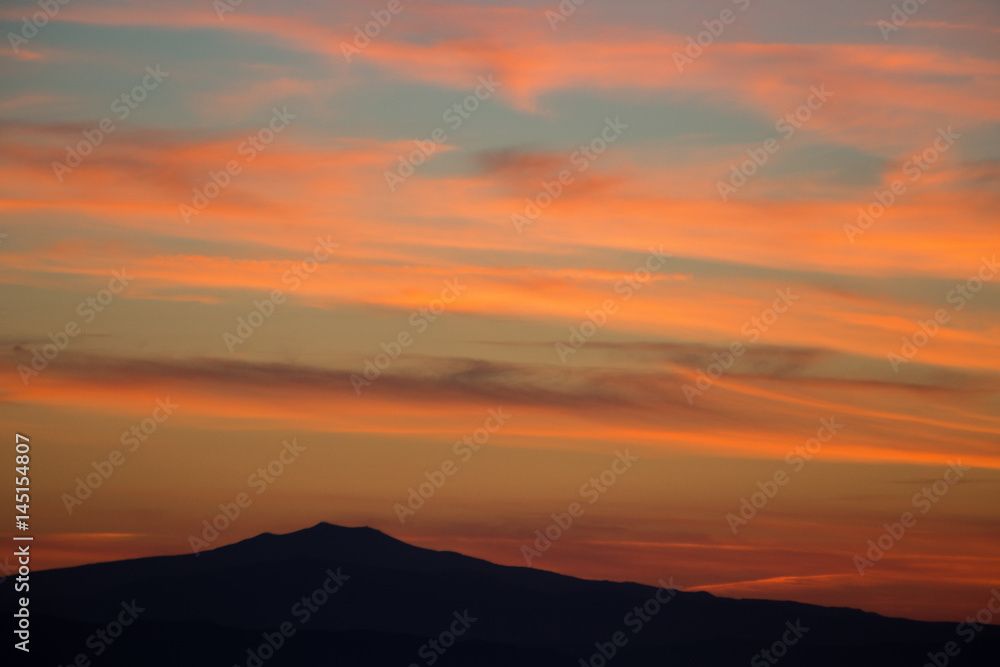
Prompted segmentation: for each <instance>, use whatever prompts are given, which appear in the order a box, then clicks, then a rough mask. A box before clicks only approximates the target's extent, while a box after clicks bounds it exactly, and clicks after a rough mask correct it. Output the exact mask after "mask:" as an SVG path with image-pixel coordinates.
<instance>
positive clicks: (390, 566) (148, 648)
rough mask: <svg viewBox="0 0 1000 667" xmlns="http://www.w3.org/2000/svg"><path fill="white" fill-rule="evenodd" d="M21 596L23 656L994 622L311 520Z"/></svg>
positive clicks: (885, 635)
mask: <svg viewBox="0 0 1000 667" xmlns="http://www.w3.org/2000/svg"><path fill="white" fill-rule="evenodd" d="M12 582H13V579H12V578H9V579H8V580H7V581H6V582H4V584H3V585H4V586H10V585H12ZM10 594H11V597H13V592H12V591H10ZM31 595H32V597H31V614H32V617H31V618H32V628H33V634H32V654H31V655H32V661H31V663H30V664H39V665H41V664H46V665H60V666H62V665H66V666H68V665H71V664H76V665H80V666H81V667H87V664H86V663H87V661H89V663H90V664H92V665H94V666H95V667H104V666H112V665H130V666H137V665H142V666H143V667H157V666H159V665H172V666H174V665H189V666H198V665H218V666H220V667H229V666H231V665H238V666H240V667H265V666H266V667H275V666H279V665H294V666H296V667H311V666H313V665H316V666H318V665H344V666H353V665H359V666H360V665H365V666H367V667H380V666H382V665H386V666H393V667H413V666H416V667H425V666H426V667H431V666H432V665H438V666H440V667H458V666H476V667H492V666H500V665H504V666H506V665H518V666H519V667H533V666H535V665H537V666H543V665H544V666H546V667H561V666H565V667H581V665H590V666H591V667H604V666H605V665H609V666H613V667H618V666H621V667H628V666H633V665H634V666H645V665H657V666H660V667H662V666H664V665H698V666H706V667H711V666H714V665H747V664H750V665H752V666H754V667H756V666H764V665H772V664H779V663H780V664H781V665H782V666H785V665H787V666H789V667H791V666H794V665H810V666H824V665H837V666H838V667H840V666H841V665H873V666H874V665H878V666H879V667H884V666H886V665H912V666H914V667H920V666H921V665H924V664H925V663H929V664H934V663H933V662H932V658H931V657H929V656H928V654H929V653H930V654H940V657H937V659H938V661H939V662H941V660H942V659H944V660H947V663H946V664H948V665H958V666H959V667H962V666H969V667H971V666H973V665H991V667H992V666H995V665H996V664H998V662H997V657H998V656H1000V627H996V626H987V627H985V628H984V629H983V630H982V631H980V632H977V633H974V634H973V637H972V640H971V641H969V642H966V641H965V639H966V638H967V637H968V635H967V634H966V635H964V636H963V635H960V634H957V633H956V625H955V624H954V623H925V622H917V621H909V620H904V619H893V618H886V617H883V616H880V615H877V614H872V613H867V612H862V611H858V610H854V609H844V608H826V607H819V606H814V605H806V604H800V603H795V602H773V601H767V600H731V599H726V598H719V597H715V596H712V595H710V594H708V593H688V592H683V591H680V592H678V591H673V590H667V589H657V588H655V587H650V586H644V585H640V584H635V583H616V582H608V581H588V580H582V579H576V578H573V577H567V576H563V575H558V574H554V573H551V572H545V571H542V570H535V569H530V568H522V567H505V566H500V565H495V564H493V563H489V562H487V561H483V560H479V559H475V558H470V557H467V556H463V555H461V554H457V553H453V552H440V551H432V550H428V549H421V548H418V547H414V546H411V545H408V544H405V543H403V542H400V541H398V540H395V539H393V538H391V537H389V536H387V535H385V534H383V533H380V532H378V531H377V530H373V529H371V528H344V527H339V526H333V525H330V524H326V523H321V524H319V525H316V526H314V527H312V528H309V529H306V530H302V531H298V532H295V533H291V534H288V535H273V534H270V533H265V534H263V535H259V536H257V537H254V538H251V539H248V540H245V541H243V542H239V543H237V544H233V545H229V546H225V547H220V548H218V549H214V550H211V551H205V552H202V553H200V554H198V555H193V554H190V555H181V556H163V557H156V558H142V559H137V560H127V561H118V562H111V563H100V564H96V565H85V566H81V567H74V568H67V569H61V570H48V571H44V572H39V573H36V574H33V575H32V578H31ZM971 611H974V610H971ZM967 632H971V631H969V630H968V629H967ZM949 642H954V643H955V647H957V648H958V650H959V652H958V655H957V656H954V657H951V656H948V655H947V654H946V653H944V651H945V650H946V645H948V643H949ZM952 650H953V652H954V648H953V649H952ZM762 651H767V652H768V653H767V654H764V653H762ZM80 656H83V657H80ZM944 664H945V663H941V664H939V665H936V666H935V667H943V665H944Z"/></svg>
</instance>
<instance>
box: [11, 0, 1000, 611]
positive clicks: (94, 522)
mask: <svg viewBox="0 0 1000 667" xmlns="http://www.w3.org/2000/svg"><path fill="white" fill-rule="evenodd" d="M902 5H905V10H904V8H903V7H902V6H901V5H894V4H893V3H890V2H885V1H883V0H877V1H876V2H870V1H865V2H862V1H860V0H846V1H844V2H838V3H836V5H834V4H831V3H826V2H818V1H816V0H809V1H808V2H797V3H779V2H775V1H774V0H733V1H730V0H725V1H723V0H715V1H713V2H694V1H691V0H687V1H682V2H672V3H659V2H648V1H638V0H636V1H627V2H616V3H612V2H610V1H609V0H586V1H584V2H582V3H580V4H579V5H577V4H575V3H573V2H570V1H569V0H567V1H564V2H563V3H562V4H561V5H560V4H559V3H557V2H554V1H553V2H541V3H537V2H479V1H475V0H465V1H461V2H460V1H456V2H447V3H435V2H429V1H423V0H420V1H414V0H398V1H396V0H392V1H390V0H385V1H383V0H371V1H368V0H365V1H352V2H343V3H324V2H313V1H309V0H295V1H294V2H283V3H277V2H264V1H263V0H243V2H241V3H238V4H237V3H236V2H235V0H230V1H229V2H225V1H224V0H216V1H215V2H211V1H209V0H196V1H193V2H187V1H183V0H182V1H171V2H164V1H146V2H132V1H118V2H109V1H101V0H68V2H66V3H65V4H59V3H55V2H54V3H52V6H51V7H49V9H47V10H46V9H44V8H45V7H47V6H48V5H46V4H45V3H42V4H41V5H39V4H33V3H30V2H25V1H23V0H16V1H15V2H10V3H5V5H4V7H3V8H2V9H0V32H2V33H3V34H4V35H5V38H4V40H3V42H4V43H3V44H2V45H0V359H2V362H3V363H2V368H3V370H2V372H0V423H2V425H3V433H4V435H3V437H4V438H7V439H9V440H13V438H14V434H15V433H22V434H26V435H28V436H29V437H30V438H31V447H32V464H31V486H32V508H31V509H32V511H31V522H32V523H31V530H32V531H33V534H34V535H35V540H36V542H35V554H36V560H35V561H34V563H35V565H36V566H37V567H40V568H51V567H63V566H68V565H75V564H81V563H88V562H98V561H104V560H112V559H121V558H132V557H138V556H148V555H161V554H183V553H192V552H197V551H198V550H202V549H205V548H214V547H217V546H220V545H223V544H230V543H233V542H236V541H239V540H241V539H245V538H248V537H251V536H253V535H256V534H259V533H262V532H274V533H284V532H291V531H294V530H298V529H301V528H305V527H308V526H311V525H313V524H315V523H317V522H320V521H328V522H331V523H337V524H343V525H369V526H372V527H375V528H378V529H380V530H382V531H384V532H386V533H388V534H390V535H392V536H394V537H397V538H399V539H403V540H405V541H408V542H411V543H414V544H417V545H419V546H424V547H428V548H434V549H449V550H455V551H460V552H462V553H466V554H469V555H473V556H477V557H480V558H486V559H489V560H492V561H494V562H498V563H502V564H506V565H521V566H531V567H537V568H543V569H548V570H554V571H558V572H562V573H566V574H571V575H574V576H581V577H588V578H597V579H612V580H631V581H639V582H642V583H649V584H653V583H655V582H657V581H658V580H660V579H661V578H662V579H669V578H672V580H673V582H674V583H675V584H676V585H677V586H679V587H682V588H684V589H687V590H705V591H709V592H712V593H714V594H717V595H723V596H730V597H754V598H769V599H791V600H799V601H804V602H810V603H816V604H823V605H836V606H851V607H858V608H861V609H865V610H870V611H876V612H879V613H882V614H887V615H892V616H905V617H909V618H916V619H929V620H948V621H959V620H962V619H964V618H965V617H966V616H970V615H974V614H975V613H976V611H977V610H979V609H980V608H982V607H983V606H984V605H985V604H986V602H987V600H988V599H989V598H990V590H991V588H992V587H994V586H996V585H997V584H998V583H1000V582H998V579H1000V556H998V546H1000V531H998V527H1000V450H998V445H1000V409H998V408H1000V348H998V346H997V341H998V340H1000V338H998V335H1000V318H998V311H1000V289H998V285H997V284H998V282H1000V265H998V264H997V250H998V245H1000V244H998V240H1000V237H998V231H1000V224H998V222H1000V221H998V217H997V211H998V210H1000V207H998V200H1000V197H998V195H1000V186H998V184H1000V85H998V84H1000V49H998V48H997V47H998V46H1000V7H998V5H997V4H996V3H995V2H992V1H988V0H977V1H957V2H947V3H945V2H940V1H939V0H927V2H925V3H923V4H919V3H917V2H916V1H915V0H913V1H912V2H910V3H902ZM907 12H909V13H907ZM32 21H34V23H32ZM5 477H6V475H5ZM5 484H8V482H5ZM5 488H6V487H5ZM237 512H238V515H237ZM227 514H228V516H227ZM213 523H214V524H215V526H216V527H219V526H221V527H222V528H221V529H213V528H212V524H213ZM536 531H537V532H536ZM5 532H7V533H10V532H12V530H11V529H6V530H5ZM546 534H547V535H546Z"/></svg>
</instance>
